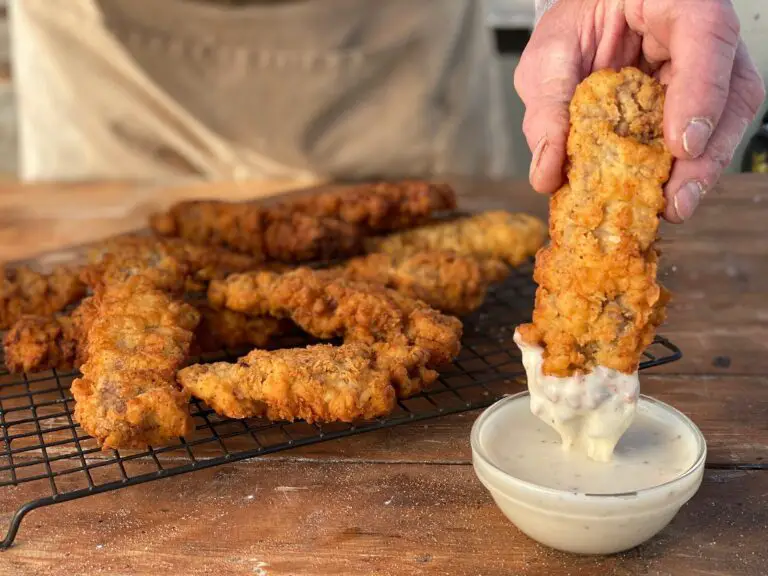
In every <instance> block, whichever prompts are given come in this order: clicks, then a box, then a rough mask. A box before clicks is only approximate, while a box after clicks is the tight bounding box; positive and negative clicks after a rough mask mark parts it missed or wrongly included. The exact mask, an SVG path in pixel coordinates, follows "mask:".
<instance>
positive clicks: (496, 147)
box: [10, 0, 515, 179]
mask: <svg viewBox="0 0 768 576" xmlns="http://www.w3.org/2000/svg"><path fill="white" fill-rule="evenodd" d="M482 5H483V3H482V2H480V1H479V0H478V1H474V0H451V1H446V0H382V1H376V2H374V1H370V0H296V1H289V0H285V1H282V2H268V3H256V4H254V3H244V2H241V3H239V4H237V5H233V6H225V5H222V4H220V3H205V2H192V1H189V0H162V1H157V0H11V6H10V7H11V24H12V33H13V47H12V49H13V58H14V61H13V66H14V82H15V84H16V87H17V94H18V103H19V129H20V138H21V147H20V158H21V166H20V172H21V176H22V177H23V178H25V179H54V178H55V179H70V178H72V179H82V178H150V179H158V178H161V179H168V178H173V177H187V176H202V177H205V178H226V179H229V178H276V177H279V178H285V177H289V178H303V177H307V178H311V177H313V176H321V177H336V178H370V177H398V176H417V175H429V174H466V175H472V174H483V175H490V176H504V175H509V174H511V173H512V172H513V171H514V168H515V167H514V166H513V159H512V154H511V153H510V143H509V141H508V140H509V137H510V135H509V134H508V130H507V122H506V118H505V108H504V102H503V101H502V85H501V78H500V71H499V68H498V63H497V62H496V60H495V58H494V54H493V45H492V37H491V34H490V31H489V30H488V28H487V27H486V26H485V22H484V18H483V13H482ZM507 81H511V79H507Z"/></svg>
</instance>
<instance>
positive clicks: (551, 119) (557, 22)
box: [515, 6, 581, 193]
mask: <svg viewBox="0 0 768 576" xmlns="http://www.w3.org/2000/svg"><path fill="white" fill-rule="evenodd" d="M558 8H559V6H556V7H555V8H553V9H552V10H550V11H549V12H548V13H546V14H545V15H544V17H543V18H542V19H541V21H540V23H539V25H538V26H537V28H536V30H535V31H534V34H533V36H532V37H531V41H530V42H529V43H528V46H527V47H526V49H525V51H524V52H523V55H522V56H521V58H520V63H519V64H518V66H517V69H516V70H515V90H517V93H518V94H519V95H520V98H521V99H522V101H523V103H524V104H525V117H524V119H523V133H524V134H525V138H526V140H527V142H528V146H529V147H530V149H531V151H532V152H533V158H532V160H531V168H530V172H529V179H530V182H531V186H533V188H534V189H535V190H536V191H537V192H543V193H550V192H554V191H555V190H557V188H559V187H560V185H561V184H562V182H563V166H564V165H565V157H566V153H565V152H566V140H567V137H568V128H569V126H568V104H569V103H570V100H571V97H572V96H573V92H574V91H575V90H576V85H577V84H578V83H579V80H580V79H581V76H580V74H581V70H580V68H581V52H580V49H579V45H578V37H576V35H575V32H574V31H573V30H572V29H571V30H569V27H567V26H565V27H564V26H563V19H562V18H561V17H559V16H558V12H559V11H558Z"/></svg>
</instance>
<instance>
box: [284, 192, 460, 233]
mask: <svg viewBox="0 0 768 576" xmlns="http://www.w3.org/2000/svg"><path fill="white" fill-rule="evenodd" d="M280 208H281V209H283V210H286V211H289V212H302V213H304V214H310V215H313V216H323V217H327V218H335V219H338V220H342V221H344V222H347V223H349V224H353V225H354V226H357V227H360V228H363V229H365V230H370V231H378V232H383V231H389V230H399V229H402V228H410V227H412V226H416V225H419V224H423V223H425V222H427V221H429V219H430V218H431V217H432V215H433V214H434V213H435V212H440V211H446V210H454V209H455V208H456V193H455V192H454V191H453V189H452V188H451V187H450V186H449V185H447V184H439V183H432V182H424V181H420V180H403V181H400V182H376V183H369V184H360V185H358V186H352V187H348V188H345V189H343V190H339V191H332V192H324V193H319V194H312V195H309V196H307V197H304V198H299V199H297V200H293V201H290V202H286V203H284V204H282V205H281V206H280Z"/></svg>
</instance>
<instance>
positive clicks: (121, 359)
mask: <svg viewBox="0 0 768 576" xmlns="http://www.w3.org/2000/svg"><path fill="white" fill-rule="evenodd" d="M94 304H95V306H96V314H95V317H94V319H93V323H92V325H91V327H90V330H89V331H88V337H87V356H88V359H87V361H86V362H85V364H84V365H83V366H82V367H81V370H82V373H83V376H82V378H78V379H76V380H75V381H74V382H73V383H72V395H73V396H74V398H75V402H76V404H75V419H76V420H77V421H78V422H79V423H80V425H81V426H82V427H83V429H84V430H85V431H86V432H88V433H89V434H91V435H92V436H93V437H95V438H96V440H97V441H98V442H99V443H100V444H101V445H102V446H103V447H104V448H144V447H146V446H147V445H150V444H161V443H163V442H166V441H167V440H170V439H172V438H175V437H179V436H183V435H185V434H189V433H190V432H191V431H192V428H193V426H192V419H191V417H190V415H189V411H188V408H187V403H188V400H189V394H188V393H187V392H184V391H182V390H180V389H179V388H178V387H177V386H176V380H175V377H176V371H177V370H178V368H179V367H180V366H181V365H182V364H183V363H184V362H185V360H186V359H187V356H188V353H189V348H190V344H191V342H192V338H193V330H194V329H195V327H196V326H197V323H198V321H199V314H198V312H197V311H196V310H195V309H194V308H193V307H192V306H190V305H188V304H185V303H183V302H179V301H177V300H174V299H173V298H171V297H170V296H168V295H167V294H165V293H164V292H161V291H159V290H157V289H155V288H154V286H153V285H152V284H151V283H150V282H148V281H147V280H146V279H145V278H142V277H140V276H138V277H133V278H130V279H128V280H127V281H126V282H124V283H121V284H117V285H108V286H105V287H103V288H100V289H99V290H98V291H97V293H96V295H95V296H94Z"/></svg>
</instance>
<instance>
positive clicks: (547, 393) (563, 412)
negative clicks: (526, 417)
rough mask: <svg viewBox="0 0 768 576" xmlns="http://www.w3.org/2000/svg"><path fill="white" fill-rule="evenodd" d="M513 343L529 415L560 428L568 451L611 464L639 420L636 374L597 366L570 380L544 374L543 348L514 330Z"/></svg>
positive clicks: (557, 428) (638, 389) (638, 380)
mask: <svg viewBox="0 0 768 576" xmlns="http://www.w3.org/2000/svg"><path fill="white" fill-rule="evenodd" d="M515 343H516V344H517V346H518V347H519V348H520V351H521V352H522V355H523V366H524V367H525V372H526V376H527V378H528V391H529V392H530V394H531V412H533V413H534V414H535V415H536V416H538V417H539V418H540V419H541V420H542V421H544V422H546V423H547V424H549V425H550V426H552V428H554V429H555V430H557V432H558V433H559V434H560V438H561V440H562V442H561V445H562V447H563V448H564V449H565V450H572V449H573V450H576V451H579V452H584V453H586V454H587V456H589V457H590V458H592V459H594V460H597V461H599V462H608V461H610V460H611V456H612V454H613V451H614V447H615V446H616V443H617V442H618V441H619V438H621V435H622V434H624V432H625V431H626V430H627V428H628V427H629V425H630V424H631V422H632V419H633V418H634V417H635V410H636V408H637V399H638V397H639V395H640V379H639V378H638V375H637V372H634V373H633V374H624V373H622V372H619V371H617V370H613V369H611V368H606V367H604V366H597V367H595V369H594V370H593V371H592V372H590V373H588V374H574V375H573V376H570V377H566V378H559V377H557V376H548V375H547V374H544V372H543V370H542V364H543V362H544V349H543V348H541V347H540V346H535V345H531V344H528V343H526V342H525V341H524V340H523V339H522V338H521V337H520V334H519V333H518V332H517V330H515Z"/></svg>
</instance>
